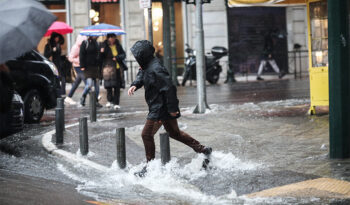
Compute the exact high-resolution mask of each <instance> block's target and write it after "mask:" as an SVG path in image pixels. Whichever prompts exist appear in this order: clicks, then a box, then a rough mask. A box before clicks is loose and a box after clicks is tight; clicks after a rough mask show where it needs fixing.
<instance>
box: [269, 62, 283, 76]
mask: <svg viewBox="0 0 350 205" xmlns="http://www.w3.org/2000/svg"><path fill="white" fill-rule="evenodd" d="M269 63H270V65H271V67H272V68H273V70H274V71H275V72H276V73H278V74H279V73H280V68H279V67H278V65H277V63H276V61H275V60H274V59H271V60H269Z"/></svg>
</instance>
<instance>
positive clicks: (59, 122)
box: [55, 98, 64, 144]
mask: <svg viewBox="0 0 350 205" xmlns="http://www.w3.org/2000/svg"><path fill="white" fill-rule="evenodd" d="M55 114H56V119H55V124H56V144H63V132H64V103H63V99H62V98H57V107H56V110H55Z"/></svg>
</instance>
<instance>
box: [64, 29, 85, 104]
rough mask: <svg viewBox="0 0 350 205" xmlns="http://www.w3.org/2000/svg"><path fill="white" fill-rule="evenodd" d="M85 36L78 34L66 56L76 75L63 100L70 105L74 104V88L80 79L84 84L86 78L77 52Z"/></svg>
mask: <svg viewBox="0 0 350 205" xmlns="http://www.w3.org/2000/svg"><path fill="white" fill-rule="evenodd" d="M86 39H87V38H86V36H81V35H78V37H77V40H76V41H75V44H74V45H73V47H72V48H71V51H70V53H69V56H68V60H69V61H70V62H71V63H73V67H74V70H75V72H76V73H77V77H76V78H75V81H74V83H73V85H72V88H71V90H70V91H69V93H68V96H67V97H66V98H65V99H64V102H66V103H68V104H70V105H75V104H76V102H75V101H74V100H73V99H72V97H73V95H74V92H75V90H76V89H77V88H78V86H79V85H80V83H81V81H83V82H84V84H85V85H86V79H85V75H84V72H83V71H82V70H81V69H80V61H79V53H80V46H81V44H82V43H83V41H85V40H86Z"/></svg>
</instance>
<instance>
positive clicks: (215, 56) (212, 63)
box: [182, 44, 227, 86]
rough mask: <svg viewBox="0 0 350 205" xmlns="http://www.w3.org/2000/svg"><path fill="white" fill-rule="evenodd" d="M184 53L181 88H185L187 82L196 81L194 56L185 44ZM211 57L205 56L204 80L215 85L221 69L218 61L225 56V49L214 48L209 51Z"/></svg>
mask: <svg viewBox="0 0 350 205" xmlns="http://www.w3.org/2000/svg"><path fill="white" fill-rule="evenodd" d="M186 47H187V48H186V50H185V52H186V53H187V54H188V57H187V58H186V62H185V71H184V74H183V80H182V86H185V84H186V81H187V80H196V77H197V75H196V54H195V52H194V51H193V49H192V48H191V47H190V46H189V45H188V44H186ZM211 54H212V55H205V67H206V79H207V81H208V82H209V83H210V84H216V83H217V82H218V80H219V76H220V73H221V71H222V68H221V66H220V63H219V61H220V59H221V58H222V57H223V56H226V55H227V49H226V48H224V47H221V46H214V47H213V48H212V49H211Z"/></svg>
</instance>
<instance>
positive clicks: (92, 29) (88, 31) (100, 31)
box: [80, 23, 126, 36]
mask: <svg viewBox="0 0 350 205" xmlns="http://www.w3.org/2000/svg"><path fill="white" fill-rule="evenodd" d="M109 33H113V34H115V35H123V34H126V33H125V31H124V30H123V29H121V28H120V27H118V26H114V25H110V24H105V23H101V24H97V25H93V26H87V27H85V28H84V30H82V31H80V35H83V36H105V35H107V34H109Z"/></svg>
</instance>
